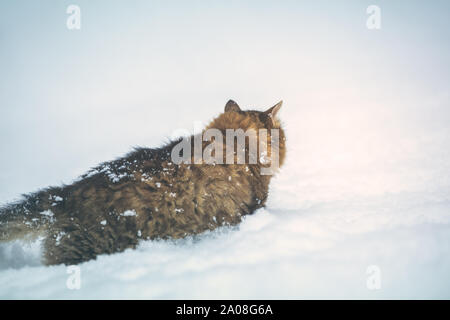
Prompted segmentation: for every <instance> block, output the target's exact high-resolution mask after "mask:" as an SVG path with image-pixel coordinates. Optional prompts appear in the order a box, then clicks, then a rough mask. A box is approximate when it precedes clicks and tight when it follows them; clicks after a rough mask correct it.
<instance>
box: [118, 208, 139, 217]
mask: <svg viewBox="0 0 450 320" xmlns="http://www.w3.org/2000/svg"><path fill="white" fill-rule="evenodd" d="M120 215H121V216H123V217H135V216H137V213H136V211H135V210H134V209H132V210H126V211H124V212H123V213H121V214H120Z"/></svg>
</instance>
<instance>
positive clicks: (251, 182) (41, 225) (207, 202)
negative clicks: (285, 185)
mask: <svg viewBox="0 0 450 320" xmlns="http://www.w3.org/2000/svg"><path fill="white" fill-rule="evenodd" d="M281 105H282V102H279V103H278V104H276V105H275V106H273V107H271V108H269V109H268V110H267V111H265V112H261V111H255V110H248V111H243V110H241V108H240V107H239V106H238V104H237V103H236V102H234V101H233V100H230V101H228V103H227V104H226V106H225V110H224V112H223V113H222V114H220V115H219V116H218V117H217V118H215V119H214V120H213V121H212V122H211V123H210V124H209V125H208V126H207V127H206V128H205V129H204V130H203V132H202V133H204V132H205V131H206V130H208V129H216V130H219V132H223V133H224V134H225V131H226V130H227V129H242V130H243V131H245V132H247V131H248V130H256V132H257V130H259V129H267V130H268V131H270V130H269V129H271V130H273V129H275V130H277V132H278V136H279V139H278V142H277V144H278V155H275V152H274V154H272V157H274V156H277V157H278V158H277V159H276V160H277V162H278V164H279V166H281V165H282V164H283V161H284V158H285V152H286V150H285V149H286V147H285V140H286V139H285V135H284V131H283V129H282V128H281V124H280V121H279V120H278V118H277V116H276V115H277V113H278V111H279V110H280V108H281ZM270 132H271V131H270ZM190 138H191V139H189V141H190V142H189V146H190V147H192V148H193V149H192V150H194V145H193V144H192V141H195V138H196V136H191V137H190ZM257 138H258V140H262V138H261V139H260V137H259V135H258V134H257ZM183 139H186V138H180V139H178V140H175V141H171V142H170V143H168V144H167V145H165V146H163V147H160V148H155V149H150V148H137V149H135V150H134V151H133V152H131V153H129V154H127V155H126V156H125V157H122V158H119V159H117V160H114V161H110V162H105V163H102V164H100V165H99V166H97V167H95V168H93V169H91V170H90V171H88V172H87V173H86V174H84V175H82V176H81V177H80V178H79V179H78V180H76V181H75V182H74V183H72V184H70V185H65V186H61V187H50V188H46V189H43V190H41V191H38V192H36V193H32V194H28V195H25V196H24V199H23V200H22V201H21V202H18V203H13V204H9V205H7V206H5V207H3V208H1V209H0V242H9V241H13V240H17V239H36V237H38V236H42V237H43V248H44V250H43V263H44V264H46V265H57V264H66V265H74V264H79V263H81V262H84V261H88V260H91V259H95V258H96V257H97V256H98V255H101V254H112V253H115V252H121V251H123V250H125V249H127V248H135V247H136V246H137V245H138V243H139V241H140V240H152V239H179V238H183V237H186V236H189V235H195V234H199V233H202V232H204V231H207V230H214V229H215V228H217V227H220V226H225V225H236V224H238V223H239V222H240V221H241V220H242V217H243V216H245V215H248V214H251V213H253V212H254V211H255V210H256V209H258V208H261V207H263V206H264V205H265V203H266V200H267V196H268V189H269V182H270V179H271V175H267V174H262V173H261V169H262V168H264V167H266V164H265V163H264V162H262V161H260V159H259V158H258V159H257V160H258V161H256V163H248V162H246V163H244V164H237V163H234V164H227V163H226V164H216V163H212V164H211V163H205V161H204V160H201V163H198V160H197V162H195V161H194V162H192V163H189V162H180V163H174V161H173V160H172V156H173V154H172V150H173V148H174V147H175V146H177V145H179V144H180V143H181V142H182V141H183ZM216 139H217V138H216ZM267 139H268V140H269V141H271V140H270V135H269V137H268V138H267ZM219 140H220V139H219ZM247 140H248V141H247ZM247 140H246V142H245V143H246V144H245V149H246V151H249V143H250V140H249V139H247ZM197 141H198V140H197ZM212 142H213V140H211V141H202V143H201V146H202V147H203V148H204V147H206V146H208V145H209V144H211V143H212ZM217 142H220V141H217ZM266 142H267V141H266ZM221 145H223V147H225V144H219V146H221ZM267 146H269V147H270V142H267ZM189 151H190V150H189ZM233 151H236V149H234V150H233ZM224 153H225V152H224ZM235 153H236V152H234V153H233V154H235ZM249 159H250V158H249V157H247V158H246V161H249ZM274 159H275V158H274Z"/></svg>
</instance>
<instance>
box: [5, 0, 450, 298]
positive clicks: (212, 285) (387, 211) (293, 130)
mask: <svg viewBox="0 0 450 320" xmlns="http://www.w3.org/2000/svg"><path fill="white" fill-rule="evenodd" d="M97 3H99V2H97ZM269 3H270V2H261V4H260V3H259V2H258V5H260V7H258V8H259V9H258V10H254V8H252V7H251V5H248V6H247V5H239V4H236V3H235V4H233V5H231V7H227V6H225V5H223V4H222V5H219V4H215V5H214V6H211V7H207V8H206V7H205V6H206V5H205V4H203V5H200V4H198V7H195V8H196V9H189V8H181V7H180V8H178V7H177V6H174V7H165V5H163V4H158V6H160V7H158V10H153V9H154V8H152V7H151V6H152V5H151V4H149V3H148V2H144V1H143V2H139V1H137V2H136V6H137V7H139V8H137V9H139V10H138V11H139V12H141V13H140V14H137V13H136V11H135V9H136V8H135V9H123V8H120V4H118V3H113V4H111V5H110V6H109V5H108V6H106V7H107V8H108V10H106V11H105V8H104V7H102V6H101V5H98V4H93V3H92V2H91V3H90V4H89V3H88V2H82V1H81V2H80V5H81V7H82V10H84V11H83V14H84V17H86V20H83V21H85V22H83V25H82V30H81V32H80V33H67V30H64V29H62V30H60V29H58V28H56V27H55V24H56V25H57V24H58V23H59V21H60V20H61V17H60V16H59V13H58V12H59V11H60V9H61V10H62V12H63V13H64V12H65V11H64V9H65V8H64V7H63V6H62V7H61V8H59V9H58V7H57V6H54V7H52V8H48V7H47V8H46V10H47V11H48V12H49V14H48V19H46V23H42V24H41V23H40V22H39V23H37V24H32V20H30V21H31V22H28V23H30V24H31V26H32V27H30V28H28V29H26V31H27V37H22V36H21V33H20V32H19V31H20V30H21V29H20V26H21V24H22V26H23V24H25V25H26V26H28V24H26V23H25V22H24V21H25V20H26V19H25V17H24V16H23V15H26V14H25V13H23V11H20V12H19V10H14V9H13V8H8V10H9V11H8V10H0V12H9V14H8V15H7V16H6V15H5V16H4V17H2V18H1V19H0V21H1V22H2V23H9V26H8V27H9V29H7V30H11V35H10V34H8V33H5V35H4V38H3V39H2V41H3V42H5V45H4V46H2V50H4V51H2V52H1V53H2V57H9V59H8V60H5V59H3V60H1V63H2V64H3V65H2V70H4V71H5V72H4V73H3V72H2V76H3V77H5V78H3V77H2V78H1V79H2V86H1V87H0V88H5V90H0V98H1V103H0V105H1V106H2V107H1V108H2V109H1V112H2V117H0V123H1V126H0V128H1V130H2V131H1V132H2V135H1V136H0V142H1V144H2V145H1V146H2V151H3V150H5V154H8V155H10V156H4V157H1V158H0V167H1V168H4V169H2V170H1V172H0V173H1V174H0V201H1V203H7V202H9V201H12V200H14V199H17V198H18V195H19V194H20V193H23V192H31V191H34V190H36V189H37V188H39V187H45V186H48V185H57V184H59V183H61V182H66V183H70V181H71V179H74V178H76V177H77V176H78V175H81V174H82V173H85V172H87V171H88V170H89V168H90V167H93V166H95V165H96V164H98V163H100V162H102V161H105V160H110V159H112V158H114V157H117V156H120V155H122V154H123V153H124V152H127V151H129V150H130V146H133V145H146V146H149V147H152V146H158V145H159V144H161V143H164V141H166V140H167V137H169V136H170V135H171V134H172V132H173V131H176V130H177V129H180V128H187V129H190V128H191V127H192V124H193V123H194V122H196V121H202V122H204V123H205V122H207V121H208V120H209V119H211V117H213V116H214V115H217V114H218V113H219V112H220V111H221V110H222V108H223V106H224V104H225V102H226V101H227V99H229V98H233V99H235V100H236V101H237V102H238V103H240V104H241V107H243V108H245V107H248V106H250V107H252V108H259V109H263V108H267V107H270V106H271V105H270V104H271V103H272V104H273V103H275V102H277V101H278V100H279V99H283V100H284V102H285V103H284V106H283V108H282V110H281V111H280V118H281V119H282V120H283V122H284V124H285V126H286V136H287V139H288V141H287V143H288V144H287V150H288V154H287V161H286V164H285V166H284V167H283V168H282V169H281V171H280V172H279V174H278V175H277V176H276V177H274V179H273V180H272V182H271V186H270V194H269V200H268V203H267V208H265V209H262V210H258V211H257V212H256V213H255V214H254V215H252V216H248V217H246V219H245V220H244V221H243V222H242V224H240V225H239V226H237V227H234V228H222V229H219V230H216V231H214V232H211V233H207V234H203V235H201V236H198V237H195V238H189V239H185V240H180V241H154V242H151V241H147V242H143V243H142V244H141V246H140V247H139V248H138V249H137V250H129V251H126V252H123V253H119V254H115V255H111V256H100V257H99V258H98V259H97V260H96V261H90V262H87V263H83V264H81V265H80V270H81V288H80V290H69V289H68V288H67V286H66V282H67V279H68V278H69V274H67V268H66V267H65V266H53V267H45V266H42V265H40V263H39V253H40V252H39V250H40V249H39V243H34V244H31V245H28V244H21V243H14V244H9V245H1V246H0V298H2V299H14V298H30V299H35V298H56V299H62V298H69V299H71V298H150V299H153V298H159V299H166V298H183V299H188V298H194V299H195V298H213V299H215V298H254V299H258V298H275V299H278V298H288V299H290V298H369V299H372V298H374V299H378V298H426V299H428V298H447V299H448V298H450V273H449V270H450V125H449V123H450V112H449V106H450V97H449V94H448V88H449V84H450V74H449V73H448V70H450V66H449V63H448V62H449V60H448V57H449V56H450V46H449V45H448V39H450V36H449V35H448V33H449V32H450V28H448V27H445V23H447V22H448V21H449V20H448V12H450V10H448V3H446V2H442V3H441V2H439V3H436V4H435V5H433V6H432V7H431V6H430V7H425V6H424V5H421V4H419V2H413V1H408V2H407V4H408V5H402V2H401V1H399V2H395V3H392V2H390V1H388V2H383V1H380V6H381V7H382V9H383V11H382V12H383V17H384V18H383V19H384V20H383V28H382V30H379V31H369V30H367V29H366V28H365V18H366V13H365V5H364V4H361V2H358V1H349V2H348V5H346V6H345V10H341V9H342V8H340V7H338V6H336V5H335V4H334V2H332V1H330V2H328V3H326V2H321V3H322V4H317V5H316V4H312V3H313V2H311V3H310V4H306V3H303V2H302V4H299V3H297V2H293V3H288V4H283V5H281V4H280V3H279V2H276V4H275V2H273V3H270V5H269ZM294 3H295V4H294ZM314 3H315V2H314ZM324 3H326V5H324ZM405 3H406V2H405ZM405 3H404V4H405ZM27 5H30V6H33V4H28V2H27ZM97 6H99V7H97ZM180 6H182V4H181V3H180ZM289 6H291V7H289ZM147 7H149V8H147ZM177 8H178V9H177ZM119 9H121V10H119ZM122 9H123V10H122ZM137 9H136V10H137ZM144 9H148V11H146V10H144ZM40 10H41V11H39V12H44V9H40ZM96 10H97V11H96ZM190 10H193V11H190ZM12 12H14V13H15V14H12ZM21 12H22V13H21ZM31 12H32V10H31ZM99 12H102V14H99ZM105 12H106V13H105ZM142 12H152V14H151V17H150V18H149V17H148V16H146V15H145V14H143V13H142ZM155 12H156V13H155ZM94 13H95V14H97V16H96V19H92V16H94ZM119 13H120V15H119ZM0 14H1V13H0ZM21 14H22V15H21ZM122 15H125V19H118V18H117V17H123V16H122ZM230 16H232V17H233V23H232V24H230V22H229V21H230V20H229V17H230ZM11 17H14V19H13V18H11ZM28 18H30V19H33V17H28ZM26 21H28V20H26ZM112 21H114V23H112ZM130 21H132V23H131V22H130ZM268 21H271V23H267V22H268ZM446 21H447V22H446ZM443 25H444V27H443ZM13 26H15V28H13ZM206 26H207V27H206ZM13 30H16V31H14V32H15V33H14V32H13ZM17 30H19V31H17ZM43 34H45V35H46V36H45V37H44V36H42V35H43ZM446 35H447V36H446ZM143 39H151V41H150V40H149V41H143ZM27 41H31V42H30V43H31V44H34V46H33V50H21V47H20V46H24V47H26V46H27V45H28V42H27ZM118 43H120V46H118V45H117V44H118ZM19 51H20V54H18V52H19ZM5 61H8V62H7V63H6V62H5ZM29 70H31V71H32V72H33V73H32V76H31V75H30V74H29V73H28V72H29ZM49 70H50V71H52V72H50V71H49ZM60 70H64V72H62V71H60ZM39 75H40V76H39ZM5 79H7V81H6V80H5ZM4 106H5V107H4ZM2 155H3V153H2ZM6 168H7V169H6ZM371 266H376V267H377V268H378V270H379V271H380V272H381V273H380V286H381V287H380V288H379V289H378V290H370V289H369V288H368V286H367V282H368V280H369V279H370V277H371V276H372V275H373V274H368V273H367V270H368V269H369V271H370V270H373V269H371V268H370V267H371Z"/></svg>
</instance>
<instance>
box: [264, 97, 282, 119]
mask: <svg viewBox="0 0 450 320" xmlns="http://www.w3.org/2000/svg"><path fill="white" fill-rule="evenodd" d="M282 105H283V100H281V101H280V102H278V103H277V104H276V105H274V106H273V107H272V108H270V109H269V110H267V111H264V113H265V114H267V115H268V116H269V117H271V118H272V121H273V119H275V116H276V115H277V113H278V111H280V109H281V106H282Z"/></svg>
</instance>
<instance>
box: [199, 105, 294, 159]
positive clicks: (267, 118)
mask: <svg viewBox="0 0 450 320" xmlns="http://www.w3.org/2000/svg"><path fill="white" fill-rule="evenodd" d="M282 104H283V101H280V102H278V103H277V104H275V105H274V106H272V107H270V108H268V109H266V110H265V111H257V110H242V109H241V107H239V105H238V104H237V103H236V102H234V101H233V100H229V101H228V102H227V103H226V105H225V110H224V112H223V113H222V114H221V115H219V116H218V117H217V118H216V119H214V120H213V121H212V122H211V123H210V124H209V125H208V126H207V128H206V129H210V128H214V129H219V130H220V131H221V132H222V133H223V134H224V135H225V132H226V130H227V129H233V130H238V129H242V130H243V131H244V132H248V131H249V130H250V131H251V130H253V131H254V132H256V134H257V136H258V143H259V141H263V140H266V139H261V138H260V135H261V132H264V131H265V132H267V141H268V143H267V145H268V148H269V149H270V145H271V141H272V140H271V139H272V135H273V136H274V137H275V133H276V134H277V136H278V139H277V140H278V143H277V146H278V148H279V165H280V166H281V165H282V164H283V161H284V157H285V152H286V151H285V140H286V139H285V135H284V131H283V129H282V127H281V122H280V120H279V118H278V112H279V111H280V109H281V106H282ZM261 129H263V130H261ZM264 129H265V130H264ZM275 131H276V132H275ZM274 132H275V133H274ZM269 152H270V151H269ZM259 158H260V155H258V159H259ZM258 161H259V160H258Z"/></svg>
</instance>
